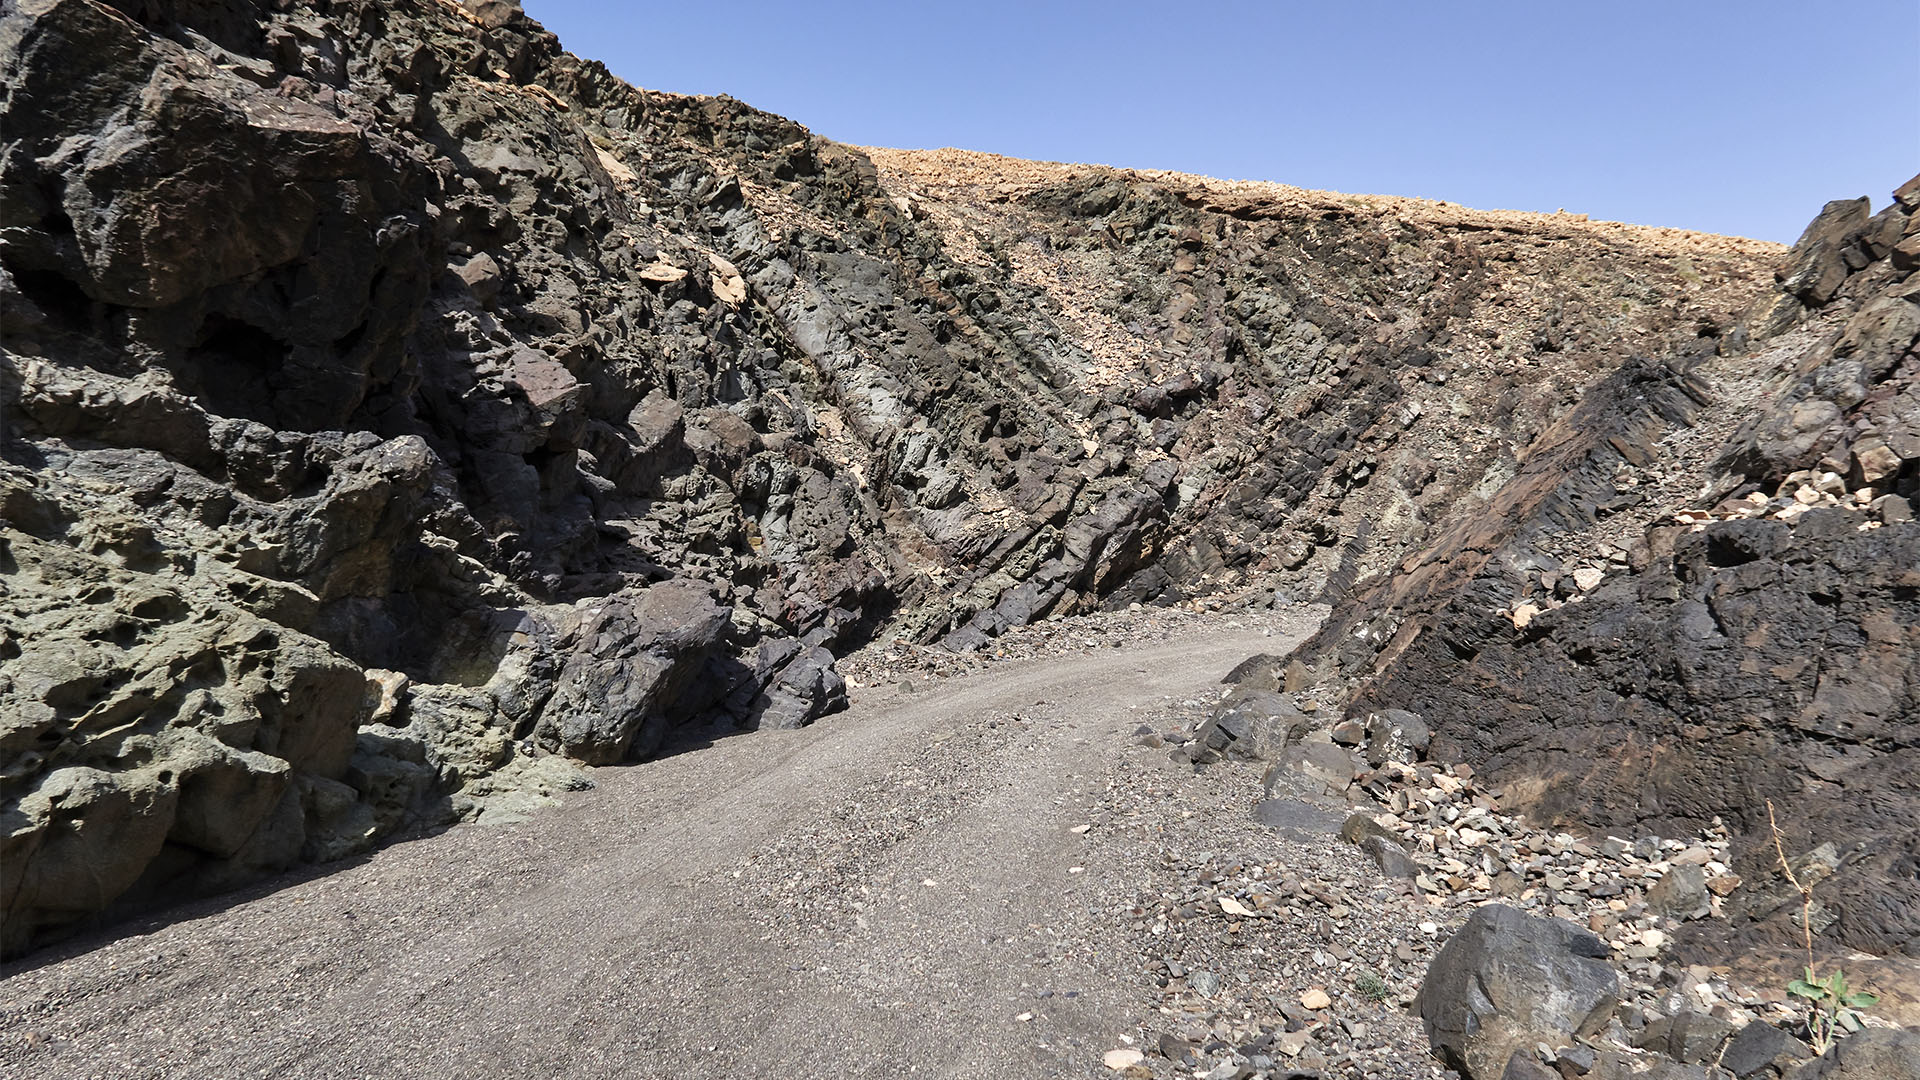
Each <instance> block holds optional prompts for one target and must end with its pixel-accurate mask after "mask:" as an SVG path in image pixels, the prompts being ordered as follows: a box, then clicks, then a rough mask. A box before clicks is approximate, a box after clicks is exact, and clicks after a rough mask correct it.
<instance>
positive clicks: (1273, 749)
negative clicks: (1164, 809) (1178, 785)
mask: <svg viewBox="0 0 1920 1080" xmlns="http://www.w3.org/2000/svg"><path fill="white" fill-rule="evenodd" d="M1311 726H1312V721H1311V720H1309V719H1308V717H1307V715H1306V714H1305V713H1303V712H1301V711H1300V710H1299V709H1297V708H1295V707H1294V705H1293V703H1292V702H1291V701H1288V700H1287V699H1286V698H1284V697H1282V696H1281V695H1279V694H1273V693H1267V692H1265V691H1258V690H1256V691H1250V692H1244V691H1243V692H1239V693H1236V694H1234V695H1233V696H1232V697H1230V698H1228V699H1227V700H1226V701H1225V702H1223V703H1222V704H1221V706H1220V708H1219V709H1217V710H1215V712H1214V714H1213V715H1212V716H1210V717H1208V718H1207V720H1206V722H1205V723H1202V724H1201V725H1200V730H1198V731H1196V732H1194V741H1196V742H1197V743H1199V744H1200V745H1199V746H1198V747H1196V748H1195V749H1194V750H1193V752H1192V757H1193V760H1194V761H1195V762H1198V763H1203V764H1204V763H1206V762H1211V761H1219V760H1221V759H1222V758H1234V759H1238V760H1241V761H1275V760H1278V759H1279V757H1280V755H1281V753H1282V751H1284V750H1286V748H1287V747H1288V746H1289V745H1291V744H1292V743H1294V742H1296V741H1297V740H1298V739H1299V738H1300V736H1301V734H1302V733H1304V732H1305V731H1307V730H1308V728H1310V727H1311Z"/></svg>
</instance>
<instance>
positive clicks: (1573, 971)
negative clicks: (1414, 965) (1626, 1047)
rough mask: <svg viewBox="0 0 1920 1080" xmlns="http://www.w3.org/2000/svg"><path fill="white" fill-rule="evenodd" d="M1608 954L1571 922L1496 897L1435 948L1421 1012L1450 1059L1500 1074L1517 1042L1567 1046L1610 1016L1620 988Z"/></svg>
mask: <svg viewBox="0 0 1920 1080" xmlns="http://www.w3.org/2000/svg"><path fill="white" fill-rule="evenodd" d="M1607 955H1608V951H1607V946H1606V943H1605V942H1603V941H1601V940H1600V939H1599V938H1597V937H1594V936H1593V935H1592V934H1589V933H1587V932H1586V931H1584V930H1581V929H1578V928H1577V927H1575V926H1573V925H1572V924H1570V923H1566V922H1562V921H1560V920H1558V919H1537V918H1534V917H1533V916H1531V915H1527V914H1525V913H1524V912H1521V911H1519V910H1517V909H1515V908H1510V907H1506V906H1504V905H1500V904H1488V905H1486V906H1484V907H1481V908H1479V909H1478V910H1476V911H1475V912H1474V913H1473V916H1472V917H1471V918H1469V919H1468V920H1467V924H1466V925H1465V926H1463V927H1461V928H1460V932H1459V933H1457V934H1455V935H1454V936H1453V937H1452V939H1451V940H1449V941H1448V942H1447V944H1446V945H1445V947H1443V948H1442V949H1441V950H1440V953H1439V955H1437V956H1435V957H1434V959H1433V963H1432V964H1431V965H1429V966H1428V968H1427V975H1426V978H1425V980H1423V981H1422V983H1421V985H1420V993H1419V995H1418V996H1417V997H1416V998H1415V999H1414V1006H1413V1007H1414V1011H1415V1012H1417V1013H1418V1014H1419V1015H1420V1019H1421V1022H1422V1024H1423V1025H1424V1026H1425V1028H1426V1031H1427V1038H1428V1040H1429V1042H1430V1043H1431V1045H1432V1046H1433V1049H1434V1051H1435V1053H1436V1054H1437V1055H1438V1056H1439V1057H1440V1059H1441V1060H1442V1061H1443V1062H1445V1063H1446V1064H1447V1065H1449V1066H1451V1067H1452V1068H1454V1069H1457V1070H1459V1071H1460V1072H1461V1073H1462V1074H1464V1075H1465V1076H1466V1077H1468V1080H1495V1078H1496V1077H1499V1076H1501V1075H1502V1073H1503V1072H1504V1071H1505V1069H1506V1067H1507V1061H1508V1059H1509V1058H1511V1057H1513V1055H1514V1052H1515V1051H1516V1050H1522V1051H1525V1052H1528V1053H1531V1052H1532V1050H1533V1048H1534V1047H1535V1046H1536V1045H1539V1044H1543V1043H1544V1044H1546V1045H1548V1046H1550V1047H1557V1046H1564V1045H1566V1044H1567V1043H1568V1042H1570V1041H1572V1040H1573V1039H1574V1038H1577V1037H1580V1036H1586V1035H1592V1034H1594V1033H1595V1032H1598V1031H1599V1030H1600V1029H1601V1028H1602V1027H1604V1026H1605V1025H1606V1022H1607V1018H1608V1017H1609V1016H1611V1015H1612V1014H1613V1010H1614V1008H1615V1007H1616V1006H1617V1005H1618V1004H1619V994H1620V980H1619V977H1618V976H1617V975H1616V974H1615V973H1614V970H1613V967H1612V966H1611V965H1610V964H1608V963H1607V962H1606V960H1605V957H1606V956H1607Z"/></svg>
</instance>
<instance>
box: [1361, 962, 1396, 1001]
mask: <svg viewBox="0 0 1920 1080" xmlns="http://www.w3.org/2000/svg"><path fill="white" fill-rule="evenodd" d="M1353 989H1354V992H1355V993H1357V994H1359V995H1360V996H1361V997H1363V998H1365V999H1366V1000H1368V1001H1372V1002H1381V1001H1385V1000H1387V994H1388V992H1389V988H1388V986H1387V980H1385V979H1383V978H1381V977H1380V976H1378V975H1375V974H1374V973H1373V972H1371V971H1367V970H1365V969H1364V968H1363V969H1361V971H1360V972H1359V973H1358V974H1356V975H1354V977H1353Z"/></svg>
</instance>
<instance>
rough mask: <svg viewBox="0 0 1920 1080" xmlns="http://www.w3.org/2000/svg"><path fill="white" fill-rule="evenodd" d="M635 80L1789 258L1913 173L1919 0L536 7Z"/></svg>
mask: <svg viewBox="0 0 1920 1080" xmlns="http://www.w3.org/2000/svg"><path fill="white" fill-rule="evenodd" d="M525 7H526V10H527V13H528V14H530V15H532V16H533V17H534V18H536V19H538V20H540V21H541V22H543V23H545V24H546V26H547V27H548V29H550V30H552V31H554V32H555V33H557V34H559V35H560V39H561V41H562V42H563V43H565V44H566V46H567V47H568V48H569V49H571V50H572V51H574V52H576V53H579V54H581V55H583V56H587V57H591V58H594V59H598V60H601V61H603V62H605V63H606V64H607V66H608V67H609V68H611V69H612V70H613V71H614V73H615V74H618V75H620V76H621V77H623V78H625V79H626V80H628V81H629V82H632V83H635V84H637V85H640V86H644V87H648V88H651V89H657V90H672V91H678V92H681V93H698V94H721V93H725V94H731V95H732V96H734V97H736V98H739V99H740V100H742V101H745V102H747V103H748V104H751V105H754V106H757V107H759V108H762V109H767V110H769V111H771V112H776V113H780V114H782V115H784V116H788V117H791V118H792V119H794V120H797V121H799V122H800V123H802V124H805V125H806V126H807V127H809V128H811V129H812V130H814V131H815V132H817V133H819V134H822V135H826V136H828V137H830V138H834V139H839V140H841V141H843V142H850V143H859V144H864V145H872V146H898V147H938V146H958V147H964V148H966V149H970V150H989V151H993V152H995V153H1001V154H1011V155H1014V156H1016V157H1027V158H1043V159H1047V160H1054V161H1076V162H1100V163H1104V164H1110V165H1121V166H1132V167H1139V168H1161V169H1178V170H1181V171H1185V172H1196V173H1205V174H1207V175H1210V176H1217V177H1225V178H1234V179H1251V180H1279V181H1283V182H1285V183H1290V184H1297V185H1300V186H1302V187H1313V188H1327V189H1331V190H1336V191H1346V192H1364V193H1380V194H1392V195H1417V196H1424V197H1427V198H1433V199H1447V200H1450V201H1453V202H1459V203H1465V204H1467V205H1469V206H1475V207H1482V208H1490V209H1491V208H1500V209H1521V210H1546V211H1551V210H1555V209H1559V208H1565V209H1567V210H1569V211H1573V212H1575V213H1587V214H1591V215H1592V216H1594V217H1596V218H1608V219H1614V220H1622V221H1632V222H1639V223H1642V224H1649V225H1673V226H1680V227H1683V228H1691V229H1703V230H1708V231H1712V232H1723V233H1733V234H1736V235H1741V236H1751V237H1757V238H1760V239H1765V240H1779V241H1783V242H1791V241H1792V240H1794V239H1795V238H1796V237H1797V236H1798V235H1799V233H1800V230H1801V228H1802V227H1804V226H1805V225H1806V223H1807V221H1808V220H1809V219H1810V218H1812V217H1813V215H1814V214H1815V213H1816V212H1818V211H1819V209H1820V206H1821V204H1822V203H1824V202H1826V201H1827V200H1828V199H1836V198H1852V197H1856V196H1860V195H1867V196H1871V197H1872V199H1873V205H1874V208H1875V209H1878V208H1879V207H1881V206H1884V205H1885V204H1886V202H1887V196H1888V192H1890V191H1892V190H1893V188H1895V187H1897V186H1898V185H1899V184H1900V183H1902V182H1903V181H1905V180H1906V179H1907V178H1908V177H1910V176H1912V175H1914V173H1916V172H1920V0H1743V2H1742V0H1608V2H1605V3H1595V2H1588V3H1569V2H1562V0H1529V2H1516V0H1486V2H1472V0H1456V2H1448V0H1427V2H1424V3H1419V2H1411V0H1408V2H1398V0H1396V2H1387V0H1321V2H1316V3H1290V2H1280V0H1274V2H1269V3H1249V2H1235V3H1204V2H1197V0H1190V2H1186V3H1181V2H1164V0H1163V2H1160V3H1146V2H1139V0H1107V2H1104V3H1092V2H1085V3H1082V2H1065V0H1032V2H1025V3H1021V2H1009V0H971V2H968V3H961V4H951V3H940V4H936V3H914V2H908V0H902V2H898V3H870V2H851V0H848V2H837V0H817V2H809V0H784V2H763V0H726V2H723V3H711V2H705V0H669V2H666V3H615V2H591V0H525Z"/></svg>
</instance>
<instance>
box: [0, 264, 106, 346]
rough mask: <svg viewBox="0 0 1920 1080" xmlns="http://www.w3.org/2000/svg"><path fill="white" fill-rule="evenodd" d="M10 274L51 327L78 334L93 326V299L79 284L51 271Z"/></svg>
mask: <svg viewBox="0 0 1920 1080" xmlns="http://www.w3.org/2000/svg"><path fill="white" fill-rule="evenodd" d="M9 269H11V268H9ZM12 273H13V283H14V285H15V286H16V287H18V288H19V290H20V292H21V293H22V294H23V295H24V296H26V298H27V299H28V300H30V301H32V303H33V305H34V306H35V307H37V308H39V309H40V312H41V314H42V315H44V316H45V317H46V319H47V322H48V323H49V324H51V325H52V326H54V327H57V328H58V329H61V330H68V331H73V332H80V331H84V330H86V329H87V328H89V327H90V326H92V325H93V299H92V298H91V297H89V296H88V295H87V294H86V293H85V292H84V291H82V290H81V288H80V286H79V285H77V284H75V283H74V282H72V281H69V280H68V279H67V278H65V277H62V276H61V275H59V274H57V273H54V272H53V271H51V270H13V271H12Z"/></svg>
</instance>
